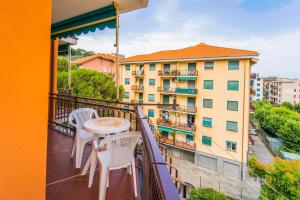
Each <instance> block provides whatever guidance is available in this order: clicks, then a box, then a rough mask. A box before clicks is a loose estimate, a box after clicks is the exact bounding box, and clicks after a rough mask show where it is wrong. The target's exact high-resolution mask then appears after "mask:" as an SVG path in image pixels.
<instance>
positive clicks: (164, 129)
mask: <svg viewBox="0 0 300 200" xmlns="http://www.w3.org/2000/svg"><path fill="white" fill-rule="evenodd" d="M157 129H158V130H160V131H166V132H168V133H172V132H173V131H174V128H171V127H165V126H160V125H158V126H157Z"/></svg>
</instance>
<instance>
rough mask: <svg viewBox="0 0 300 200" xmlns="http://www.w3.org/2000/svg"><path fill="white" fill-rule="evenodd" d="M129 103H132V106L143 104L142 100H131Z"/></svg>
mask: <svg viewBox="0 0 300 200" xmlns="http://www.w3.org/2000/svg"><path fill="white" fill-rule="evenodd" d="M131 103H134V104H142V103H143V100H139V99H138V100H135V99H134V100H131Z"/></svg>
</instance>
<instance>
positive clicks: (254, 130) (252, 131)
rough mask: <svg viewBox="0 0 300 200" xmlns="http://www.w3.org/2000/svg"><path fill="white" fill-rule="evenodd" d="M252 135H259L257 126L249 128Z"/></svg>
mask: <svg viewBox="0 0 300 200" xmlns="http://www.w3.org/2000/svg"><path fill="white" fill-rule="evenodd" d="M249 131H250V134H251V135H258V134H257V132H256V129H255V128H250V129H249Z"/></svg>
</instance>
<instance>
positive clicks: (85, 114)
mask: <svg viewBox="0 0 300 200" xmlns="http://www.w3.org/2000/svg"><path fill="white" fill-rule="evenodd" d="M92 118H99V116H98V114H97V112H96V111H95V110H94V109H92V108H79V109H76V110H73V111H72V112H71V113H70V115H69V120H68V121H69V124H70V125H72V126H74V127H75V128H76V135H75V140H74V144H73V148H72V153H71V158H73V157H74V153H75V150H76V156H75V167H76V168H80V166H81V160H82V155H83V151H84V147H85V145H86V143H88V142H90V141H92V140H93V139H94V138H95V137H94V135H93V134H91V133H89V132H87V131H85V130H83V129H82V127H83V125H84V123H85V122H86V121H88V120H90V119H92Z"/></svg>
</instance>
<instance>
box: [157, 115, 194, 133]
mask: <svg viewBox="0 0 300 200" xmlns="http://www.w3.org/2000/svg"><path fill="white" fill-rule="evenodd" d="M157 124H158V125H162V126H167V127H171V128H175V129H180V130H185V131H190V132H195V131H196V125H195V124H187V123H182V122H172V121H170V120H169V121H165V120H162V119H160V118H159V119H157Z"/></svg>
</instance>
